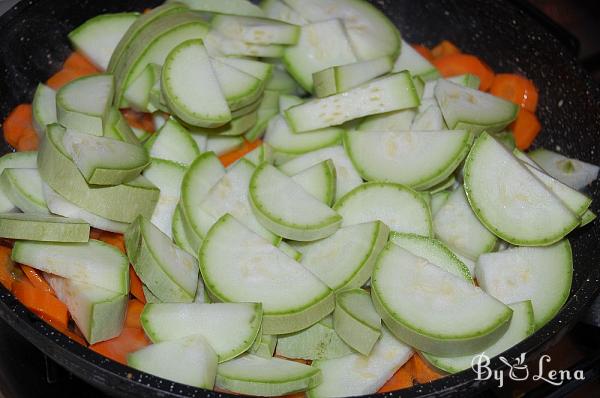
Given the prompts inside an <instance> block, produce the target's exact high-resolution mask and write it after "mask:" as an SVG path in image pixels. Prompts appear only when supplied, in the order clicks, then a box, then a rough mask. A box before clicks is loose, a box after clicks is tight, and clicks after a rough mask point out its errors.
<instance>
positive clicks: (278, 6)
mask: <svg viewBox="0 0 600 398" xmlns="http://www.w3.org/2000/svg"><path fill="white" fill-rule="evenodd" d="M260 8H261V9H262V10H263V12H264V13H265V16H266V17H267V18H271V19H276V20H278V21H283V22H287V23H291V24H294V25H306V24H308V21H307V20H306V19H304V18H303V17H302V16H301V15H300V14H298V13H297V12H296V11H294V10H293V9H292V8H291V7H289V6H288V5H287V4H285V3H284V2H283V1H281V0H262V1H261V2H260Z"/></svg>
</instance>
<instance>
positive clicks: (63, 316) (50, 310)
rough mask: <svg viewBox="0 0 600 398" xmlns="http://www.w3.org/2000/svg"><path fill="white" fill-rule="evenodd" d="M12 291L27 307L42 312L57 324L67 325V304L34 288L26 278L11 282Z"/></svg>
mask: <svg viewBox="0 0 600 398" xmlns="http://www.w3.org/2000/svg"><path fill="white" fill-rule="evenodd" d="M12 292H13V294H14V295H15V297H16V298H17V299H19V301H20V302H21V303H22V304H23V305H24V306H25V307H27V308H29V309H30V310H32V311H33V312H35V313H38V314H44V316H46V317H47V318H50V319H52V320H53V321H54V322H55V323H56V324H57V325H60V326H62V327H65V328H66V327H67V323H68V321H69V314H68V312H67V306H66V305H65V304H64V303H63V302H62V301H60V300H59V299H57V298H56V297H54V296H53V295H52V294H50V293H48V292H45V291H43V290H41V289H37V288H35V287H34V286H33V285H32V284H31V283H30V282H29V281H28V280H22V281H21V280H19V281H15V282H14V283H13V288H12Z"/></svg>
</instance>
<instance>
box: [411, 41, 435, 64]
mask: <svg viewBox="0 0 600 398" xmlns="http://www.w3.org/2000/svg"><path fill="white" fill-rule="evenodd" d="M412 47H413V48H414V49H415V51H416V52H418V53H419V54H421V55H422V56H423V58H425V59H426V60H428V61H429V62H431V61H433V54H432V53H431V51H430V50H429V49H428V48H427V47H425V46H424V45H422V44H413V45H412Z"/></svg>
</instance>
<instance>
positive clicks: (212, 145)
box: [206, 135, 244, 156]
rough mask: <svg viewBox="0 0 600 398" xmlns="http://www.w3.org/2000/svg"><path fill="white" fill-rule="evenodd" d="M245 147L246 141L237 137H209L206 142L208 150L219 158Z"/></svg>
mask: <svg viewBox="0 0 600 398" xmlns="http://www.w3.org/2000/svg"><path fill="white" fill-rule="evenodd" d="M242 145H244V139H243V138H242V137H236V136H233V137H232V136H221V135H215V136H209V137H208V139H207V140H206V150H207V151H209V152H213V153H214V154H215V155H217V156H221V155H225V154H226V153H228V152H231V151H235V150H236V149H238V148H240V147H241V146H242Z"/></svg>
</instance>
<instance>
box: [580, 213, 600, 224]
mask: <svg viewBox="0 0 600 398" xmlns="http://www.w3.org/2000/svg"><path fill="white" fill-rule="evenodd" d="M596 217H597V216H596V214H595V213H594V212H593V211H591V210H587V211H586V212H585V213H583V215H582V216H581V225H580V227H583V226H585V225H588V224H589V223H591V222H592V221H594V220H595V219H596Z"/></svg>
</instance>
